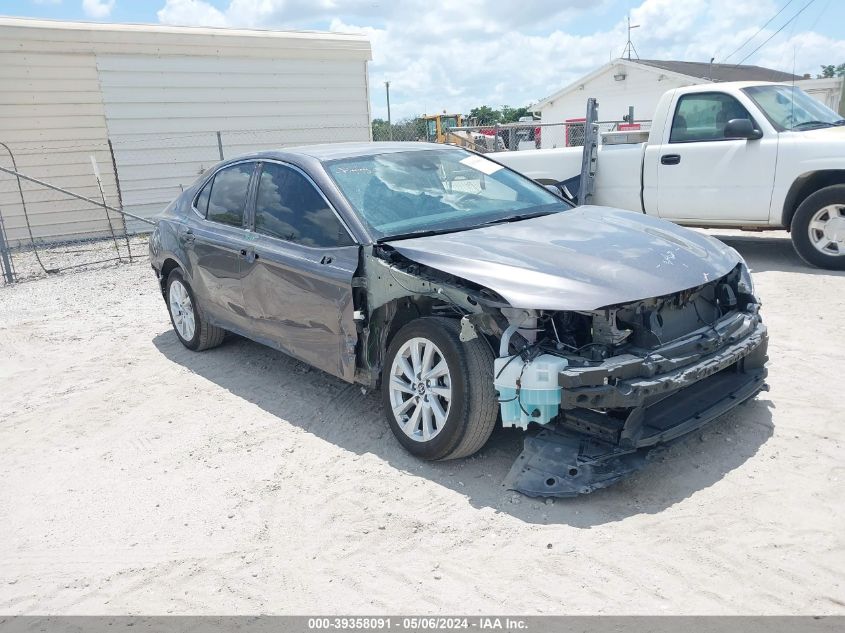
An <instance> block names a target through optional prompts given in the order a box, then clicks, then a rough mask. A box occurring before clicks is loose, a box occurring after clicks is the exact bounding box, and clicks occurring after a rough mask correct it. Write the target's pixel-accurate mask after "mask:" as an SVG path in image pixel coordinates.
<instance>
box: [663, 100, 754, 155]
mask: <svg viewBox="0 0 845 633" xmlns="http://www.w3.org/2000/svg"><path fill="white" fill-rule="evenodd" d="M731 119H751V115H750V114H748V110H746V109H745V108H744V107H743V106H742V104H741V103H740V102H739V101H737V100H736V99H734V98H733V97H732V96H730V95H728V94H725V93H722V92H702V93H692V94H687V95H684V96H682V97H681V98H680V99H679V100H678V105H677V107H676V108H675V116H674V118H673V119H672V130H671V132H670V134H669V142H670V143H690V142H694V141H722V140H725V138H726V137H725V126H726V125H727V123H728V121H730V120H731Z"/></svg>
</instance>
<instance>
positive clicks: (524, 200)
mask: <svg viewBox="0 0 845 633" xmlns="http://www.w3.org/2000/svg"><path fill="white" fill-rule="evenodd" d="M326 168H327V169H328V171H329V173H330V174H331V176H332V177H333V178H334V180H335V182H337V185H338V187H340V190H341V191H342V192H343V195H345V196H346V198H347V199H348V200H349V202H350V203H351V204H352V206H353V207H354V208H355V210H356V211H357V212H358V215H359V216H361V218H362V219H363V220H364V223H365V224H366V225H367V226H368V227H369V229H370V231H371V232H372V233H373V234H374V235H375V236H376V238H377V239H380V238H384V237H392V236H399V235H403V236H404V235H406V234H409V233H410V234H413V233H418V232H429V231H444V232H445V231H454V230H461V229H469V228H474V227H477V226H480V225H482V224H488V223H491V222H500V221H501V222H505V221H508V220H515V219H520V218H521V217H523V216H525V215H530V216H533V215H545V214H548V213H556V212H558V211H563V210H565V209H569V208H570V206H569V205H568V204H567V203H565V202H564V201H563V200H561V199H560V198H558V197H557V196H555V195H554V194H552V193H551V192H550V191H548V190H546V189H545V188H544V187H543V186H542V185H538V184H536V183H534V182H533V181H531V180H529V179H527V178H525V177H523V176H519V175H517V174H515V173H513V172H511V171H509V170H507V169H505V168H504V167H502V166H501V165H499V164H498V163H494V162H493V161H491V160H488V159H486V158H484V157H482V156H478V155H477V154H472V153H470V152H467V151H466V150H462V149H457V148H449V149H447V148H443V149H430V150H412V151H399V152H389V153H384V154H377V155H373V156H358V157H355V158H348V159H342V160H336V161H330V162H327V163H326Z"/></svg>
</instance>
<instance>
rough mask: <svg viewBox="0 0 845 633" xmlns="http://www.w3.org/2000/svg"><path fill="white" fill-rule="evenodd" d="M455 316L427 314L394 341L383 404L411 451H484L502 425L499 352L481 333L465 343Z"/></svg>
mask: <svg viewBox="0 0 845 633" xmlns="http://www.w3.org/2000/svg"><path fill="white" fill-rule="evenodd" d="M458 334H459V326H458V322H457V321H455V320H454V319H444V318H440V317H424V318H421V319H417V320H415V321H412V322H411V323H408V324H407V325H405V326H404V327H403V328H402V329H401V330H399V332H397V334H396V336H395V337H394V338H393V341H392V342H391V343H390V346H389V348H388V351H387V355H386V358H385V364H384V369H383V371H382V378H381V388H382V405H383V407H384V412H385V415H386V416H387V421H388V424H389V425H390V429H391V430H392V431H393V434H394V435H395V436H396V438H397V439H398V440H399V442H400V443H401V444H402V446H404V447H405V448H406V449H407V450H408V451H409V452H410V453H412V454H413V455H416V456H417V457H421V458H423V459H428V460H438V459H457V458H460V457H467V456H469V455H472V454H473V453H475V452H476V451H478V450H480V449H481V447H482V446H484V444H485V443H486V442H487V440H488V438H489V437H490V434H491V433H492V432H493V427H494V426H495V424H496V416H497V413H498V406H497V398H496V392H495V389H494V388H493V353H492V352H491V351H490V348H489V346H488V345H487V344H486V343H485V342H484V341H482V340H481V339H479V338H476V339H474V340H472V341H469V342H466V343H462V342H461V341H460V339H459V338H458Z"/></svg>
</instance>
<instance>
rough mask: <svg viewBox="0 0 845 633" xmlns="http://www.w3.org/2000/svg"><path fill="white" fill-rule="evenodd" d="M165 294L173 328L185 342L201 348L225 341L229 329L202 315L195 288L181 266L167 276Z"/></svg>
mask: <svg viewBox="0 0 845 633" xmlns="http://www.w3.org/2000/svg"><path fill="white" fill-rule="evenodd" d="M164 298H165V301H166V302H167V311H168V312H169V313H170V322H171V323H172V324H173V330H174V331H175V332H176V336H177V337H178V338H179V341H180V342H181V343H182V345H184V346H185V347H187V348H188V349H190V350H194V351H195V352H200V351H202V350H205V349H211V348H212V347H217V346H218V345H220V343H222V342H223V337H224V336H225V334H226V331H225V330H224V329H223V328H219V327H217V326H216V325H212V324H211V323H209V322H208V321H206V320H205V319H204V318H203V313H202V309H201V308H200V305H199V304H198V303H197V300H196V297H195V296H194V291H193V289H192V288H191V285H190V284H189V283H188V282H187V280H186V279H185V277H184V275H183V274H182V271H181V270H179V269H178V268H177V269H175V270H173V271H172V272H171V273H170V275H169V276H168V277H167V286H166V292H165V297H164Z"/></svg>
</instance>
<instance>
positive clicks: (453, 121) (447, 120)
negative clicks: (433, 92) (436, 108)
mask: <svg viewBox="0 0 845 633" xmlns="http://www.w3.org/2000/svg"><path fill="white" fill-rule="evenodd" d="M422 119H423V121H425V140H426V141H428V142H429V143H454V142H456V138H455V137H454V135H453V134H448V135H447V134H446V130H447V129H449V128H454V127H461V126H463V124H464V117H463V115H461V114H445V113H444V114H428V115H425V114H424V115H423V117H422ZM447 137H448V138H447Z"/></svg>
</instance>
